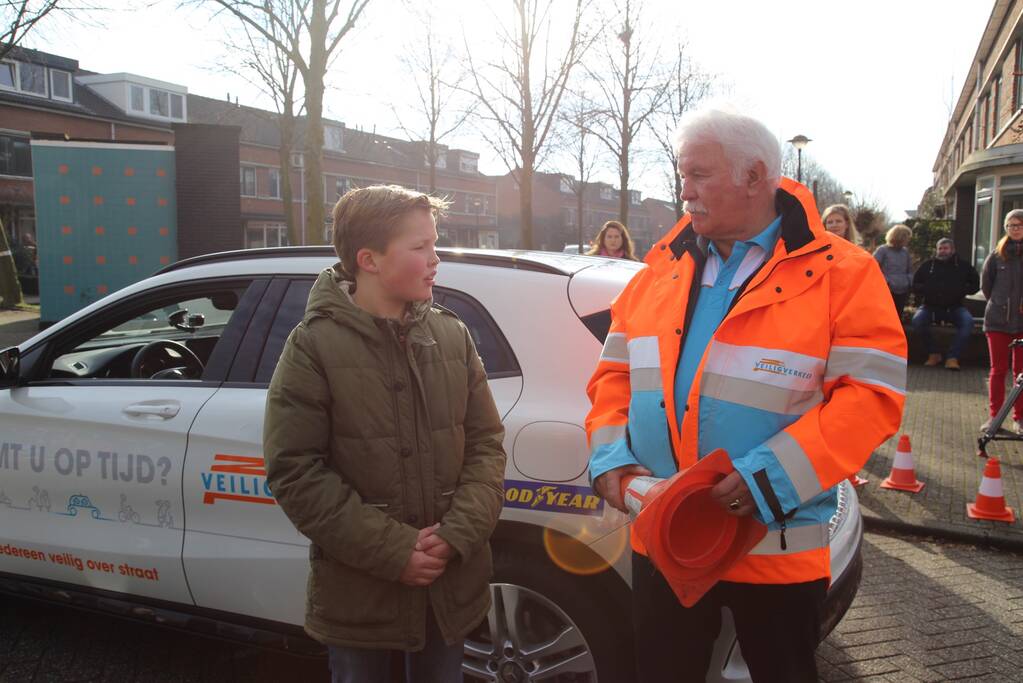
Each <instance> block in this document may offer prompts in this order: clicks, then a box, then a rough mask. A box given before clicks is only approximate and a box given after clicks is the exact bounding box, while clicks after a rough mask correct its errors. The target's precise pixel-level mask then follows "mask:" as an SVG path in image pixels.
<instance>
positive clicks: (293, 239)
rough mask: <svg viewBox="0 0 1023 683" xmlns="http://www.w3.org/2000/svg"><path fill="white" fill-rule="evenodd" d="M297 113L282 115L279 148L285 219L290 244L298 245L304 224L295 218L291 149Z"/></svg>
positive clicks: (287, 112) (286, 112) (300, 241)
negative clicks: (300, 223) (301, 224)
mask: <svg viewBox="0 0 1023 683" xmlns="http://www.w3.org/2000/svg"><path fill="white" fill-rule="evenodd" d="M294 132H295V115H294V114H293V113H292V112H290V111H285V113H284V114H283V115H282V116H281V146H280V149H279V150H278V152H279V156H280V163H281V202H282V203H283V204H284V221H285V223H286V225H287V226H288V244H289V245H291V246H298V245H300V244H303V242H302V232H301V231H302V226H300V225H299V224H298V221H296V220H295V201H294V200H295V196H294V190H293V189H292V187H291V151H292V143H293V142H294V140H295V137H294Z"/></svg>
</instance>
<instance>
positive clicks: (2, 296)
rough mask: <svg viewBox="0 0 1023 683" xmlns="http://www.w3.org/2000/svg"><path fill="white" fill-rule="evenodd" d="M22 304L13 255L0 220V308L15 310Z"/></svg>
mask: <svg viewBox="0 0 1023 683" xmlns="http://www.w3.org/2000/svg"><path fill="white" fill-rule="evenodd" d="M23 303H24V301H23V300H22V298H21V283H20V282H18V269H17V268H16V267H15V265H14V254H12V253H11V249H10V247H9V246H8V242H7V230H6V229H5V228H4V223H3V221H2V220H0V308H15V307H17V306H20V305H21V304H23Z"/></svg>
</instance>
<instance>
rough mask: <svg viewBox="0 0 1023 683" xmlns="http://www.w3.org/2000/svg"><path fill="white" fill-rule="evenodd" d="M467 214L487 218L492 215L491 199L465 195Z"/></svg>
mask: <svg viewBox="0 0 1023 683" xmlns="http://www.w3.org/2000/svg"><path fill="white" fill-rule="evenodd" d="M465 212H466V213H471V214H477V215H480V216H486V215H488V214H489V213H490V199H489V198H488V197H486V196H481V195H471V194H467V195H465Z"/></svg>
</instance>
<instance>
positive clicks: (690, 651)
mask: <svg viewBox="0 0 1023 683" xmlns="http://www.w3.org/2000/svg"><path fill="white" fill-rule="evenodd" d="M676 152H677V156H678V172H679V175H680V176H681V178H682V199H683V200H684V201H685V206H686V215H685V216H684V217H683V218H682V220H681V221H679V223H678V225H676V226H675V227H674V228H673V229H672V230H671V232H669V233H668V234H667V235H666V236H665V237H664V238H663V239H662V240H661V241H660V242H658V243H657V244H656V245H654V248H653V250H652V251H651V252H650V254H649V255H648V256H647V258H646V262H647V264H648V267H647V268H645V269H644V270H642V271H640V272H639V273H638V274H637V275H636V277H635V278H633V280H632V281H631V282H630V283H629V285H628V286H627V287H626V288H625V290H624V291H623V292H622V293H621V295H620V296H619V297H618V298H617V299H616V300H615V301H614V303H613V304H612V306H611V312H612V323H611V329H610V333H609V334H608V337H607V340H606V343H605V345H604V352H603V353H602V354H601V359H600V362H599V364H598V366H597V370H596V372H595V373H594V375H593V378H592V379H591V381H590V384H589V387H588V389H587V391H588V393H589V396H590V400H591V401H592V403H593V407H592V409H591V411H590V413H589V415H588V416H587V420H586V426H587V433H588V435H589V439H590V446H591V458H590V476H591V478H592V480H593V485H594V488H595V489H596V491H597V492H598V493H599V494H600V495H601V496H602V497H603V498H604V499H605V500H607V501H608V503H609V504H610V505H613V506H614V507H616V508H618V509H624V508H623V503H622V492H621V488H620V486H621V480H622V477H623V475H626V474H634V473H641V474H648V473H652V474H653V475H654V476H657V477H668V476H671V475H672V474H674V473H675V472H676V471H678V470H679V469H680V468H686V467H689V466H691V465H692V464H693V463H695V462H696V461H697V460H698V459H699V458H702V457H703V456H705V455H707V454H708V453H710V452H712V451H714V450H715V449H718V448H723V449H725V450H726V451H727V452H728V455H729V457H730V458H731V461H732V464H733V466H734V467H735V471H734V472H732V473H731V474H729V475H728V476H727V477H725V478H724V479H723V480H722V481H721V482H720V483H719V484H718V485H717V486H715V487H714V489H713V490H712V493H713V496H714V498H715V500H716V504H719V505H722V506H723V507H724V508H725V509H726V510H728V512H729V513H730V514H732V515H736V516H742V515H754V516H755V517H756V518H757V519H758V520H760V521H761V522H764V523H766V524H767V525H768V528H769V532H768V534H767V537H766V538H765V539H764V540H763V541H762V542H761V543H760V544H758V545H757V546H756V547H755V548H754V549H753V550H752V551H751V552H750V554H749V555H747V556H746V557H744V558H743V559H741V560H740V561H739V562H738V563H736V564H735V565H734V566H733V567H732V568H731V569H730V570H729V571H728V572H727V573H726V574H725V576H724V577H723V580H722V581H720V582H719V583H718V584H717V585H716V586H715V587H714V588H713V589H711V591H710V592H708V593H707V594H706V595H705V596H704V597H703V598H702V599H701V600H700V601H699V602H698V603H697V604H696V605H695V606H693V607H691V608H685V607H683V606H682V605H681V604H680V603H679V602H678V600H677V599H676V597H675V595H674V594H673V593H672V591H671V589H670V587H669V586H668V584H667V582H666V581H665V579H664V577H663V576H662V575H661V573H660V572H658V571H657V570H656V568H655V567H654V566H653V565H652V564H651V563H650V561H649V560H648V559H647V558H646V557H644V556H643V555H641V554H640V553H639V552H634V553H633V568H632V580H633V616H634V621H633V625H634V630H635V633H634V635H635V651H636V659H637V667H638V673H639V676H640V679H641V680H643V681H678V680H685V681H696V680H703V679H704V677H705V675H706V672H707V667H708V664H709V661H710V656H711V651H712V646H713V643H714V640H715V638H716V637H717V635H718V632H719V629H720V622H721V607H728V608H729V609H730V610H731V612H732V615H733V617H734V620H735V627H736V632H737V634H738V638H739V642H740V644H741V646H742V653H743V656H744V658H745V660H746V662H747V664H748V665H749V669H750V673H751V675H752V677H753V680H754V681H815V680H816V679H817V676H816V667H815V663H814V650H815V648H816V646H817V643H818V639H819V636H820V633H819V630H820V613H821V605H822V602H823V600H824V596H825V593H826V591H827V586H828V581H829V578H830V575H829V556H828V541H829V534H828V520H829V519H830V518H831V516H832V515H833V514H834V512H835V509H836V505H837V491H836V485H837V484H838V483H839V482H841V481H842V480H843V479H846V478H847V477H849V476H850V475H852V474H853V473H855V472H856V471H857V470H859V469H860V467H862V466H863V464H864V463H865V462H866V460H867V457H868V456H869V455H870V452H871V451H872V450H873V449H874V447H876V446H877V445H878V444H880V443H881V442H883V441H884V440H885V439H887V438H888V437H889V436H890V435H891V434H893V433H894V432H895V431H896V429H897V428H898V426H899V422H900V420H901V417H902V406H903V403H904V400H905V395H904V392H905V376H906V361H905V359H906V341H905V336H904V334H903V332H902V327H901V325H900V324H899V320H898V318H897V317H896V315H895V312H894V310H893V308H892V306H891V304H890V298H891V297H890V296H889V294H888V289H887V287H886V286H885V282H884V278H883V277H882V275H881V272H880V270H879V269H878V267H877V263H876V262H875V261H874V260H873V259H872V258H871V257H870V255H869V254H868V253H867V252H865V251H863V250H862V249H858V248H856V247H854V246H853V245H851V244H850V243H848V242H846V241H845V240H843V239H840V238H837V237H835V236H834V235H831V234H829V233H827V232H826V231H825V230H824V228H823V226H822V225H821V223H820V219H819V218H818V216H819V214H818V212H817V209H816V207H815V206H814V203H813V198H812V197H811V195H810V193H809V192H808V191H807V189H806V188H805V187H803V186H802V185H800V184H798V183H795V182H793V181H791V180H787V179H781V178H780V175H781V170H780V165H781V164H780V156H781V153H780V149H779V146H778V141H777V139H776V138H775V137H774V136H773V135H772V134H771V133H770V131H768V130H767V129H766V128H765V127H764V126H763V124H761V123H759V122H758V121H755V120H754V119H751V118H749V117H747V116H742V115H738V114H734V113H728V112H721V111H704V112H698V113H696V114H695V115H693V116H692V117H691V118H690V119H689V120H687V121H686V122H685V123H684V124H683V126H682V127H681V129H680V131H679V133H678V135H677V139H676ZM634 549H635V547H634Z"/></svg>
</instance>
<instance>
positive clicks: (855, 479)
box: [849, 474, 870, 488]
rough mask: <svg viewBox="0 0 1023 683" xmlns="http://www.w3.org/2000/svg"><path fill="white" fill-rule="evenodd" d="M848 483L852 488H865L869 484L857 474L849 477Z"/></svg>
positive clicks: (867, 480) (868, 481)
mask: <svg viewBox="0 0 1023 683" xmlns="http://www.w3.org/2000/svg"><path fill="white" fill-rule="evenodd" d="M849 483H850V484H852V485H853V488H859V487H861V486H866V485H867V484H869V483H870V480H869V479H864V478H863V477H861V476H860V475H858V474H854V475H852V476H851V477H849Z"/></svg>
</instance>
